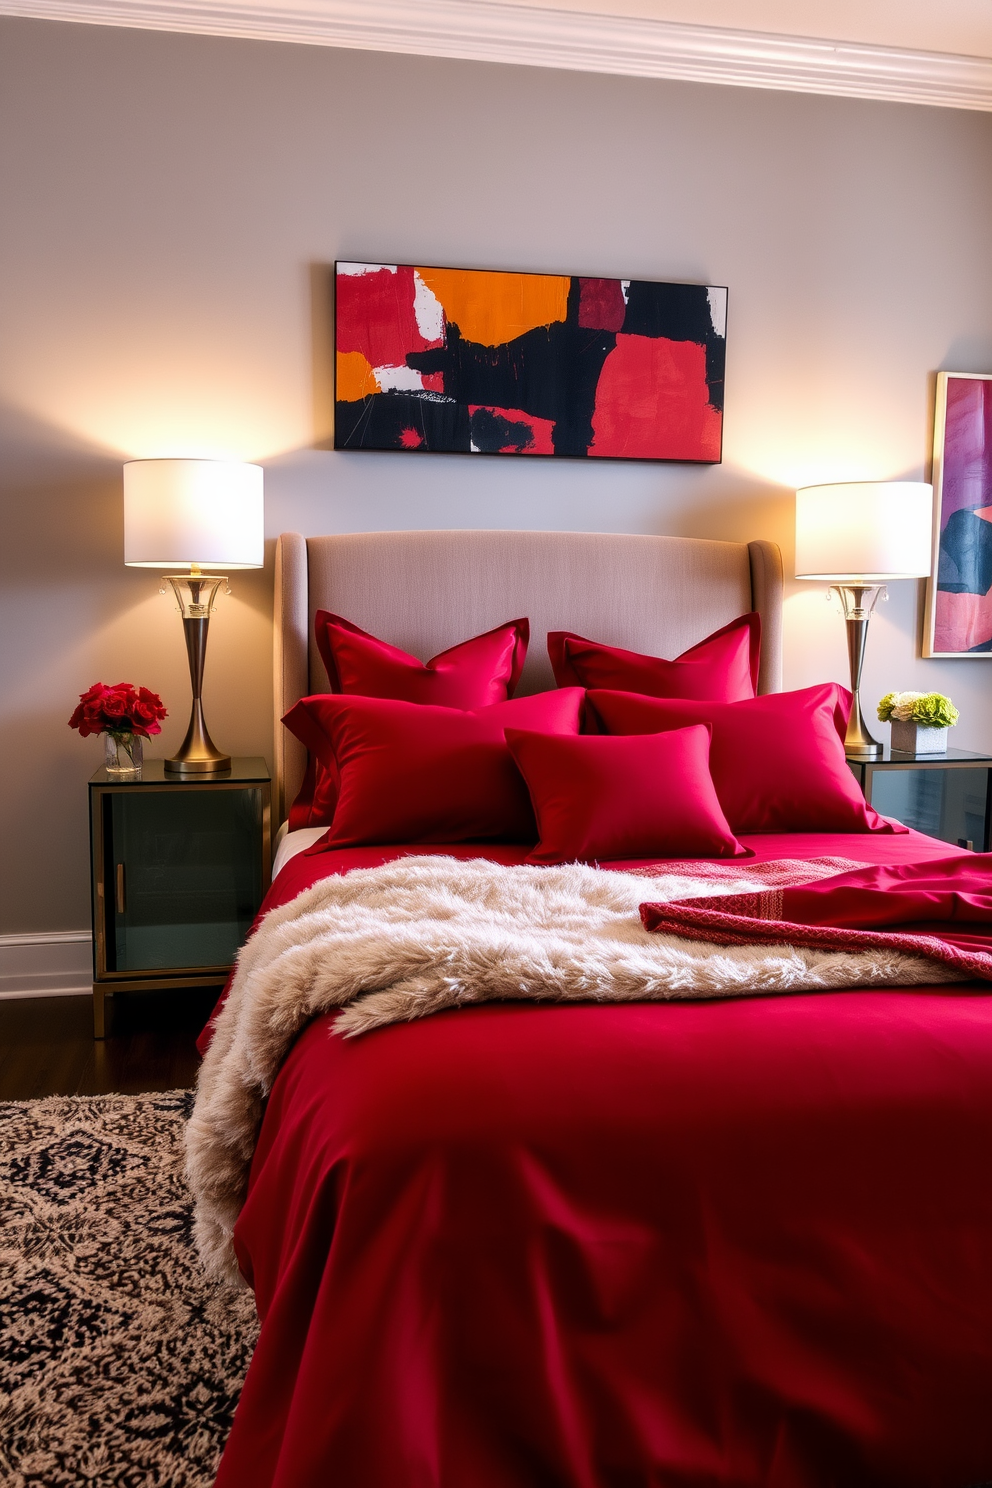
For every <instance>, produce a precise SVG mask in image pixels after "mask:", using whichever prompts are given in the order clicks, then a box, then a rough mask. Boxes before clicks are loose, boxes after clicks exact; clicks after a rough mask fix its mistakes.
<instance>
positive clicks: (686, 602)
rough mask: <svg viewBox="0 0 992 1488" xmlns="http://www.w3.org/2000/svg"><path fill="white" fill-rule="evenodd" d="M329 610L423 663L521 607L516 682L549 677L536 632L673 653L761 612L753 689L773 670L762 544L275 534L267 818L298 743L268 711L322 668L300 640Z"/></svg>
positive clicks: (774, 568) (775, 568) (285, 793)
mask: <svg viewBox="0 0 992 1488" xmlns="http://www.w3.org/2000/svg"><path fill="white" fill-rule="evenodd" d="M320 609H326V610H333V611H334V612H335V613H336V614H339V615H344V616H345V617H346V618H347V619H349V620H351V621H353V622H354V623H355V624H356V625H361V626H362V627H363V628H364V629H366V630H370V631H372V632H373V633H374V634H375V635H377V636H381V637H382V638H383V640H387V641H390V642H391V643H392V644H393V645H395V646H401V647H402V648H403V650H404V651H409V652H411V653H412V654H413V655H414V656H418V657H420V659H421V660H422V661H426V660H428V659H429V658H430V657H431V656H435V655H436V654H437V653H438V652H439V651H444V650H445V649H446V648H447V647H448V646H453V645H455V644H456V643H457V642H458V641H463V640H465V639H466V638H467V637H469V636H473V635H478V634H479V633H480V632H482V631H484V630H489V629H491V628H492V627H493V626H495V625H499V624H500V623H501V622H502V621H504V620H513V619H515V618H516V617H517V616H519V615H527V616H528V617H529V618H530V622H531V642H530V650H529V652H528V656H527V664H526V666H525V668H524V673H523V678H522V679H521V684H520V687H519V688H518V692H539V691H541V690H542V689H544V688H548V687H553V686H554V677H553V676H552V673H551V666H550V663H549V661H548V656H547V650H546V646H545V635H546V633H547V632H548V631H549V630H574V631H577V632H578V633H579V634H580V635H585V636H589V637H591V638H592V639H594V640H597V641H603V642H605V643H606V644H608V645H613V646H626V647H627V648H628V649H629V650H631V651H647V652H650V653H652V654H654V655H657V656H665V657H673V656H677V655H678V654H679V653H680V652H681V651H684V650H685V649H686V648H687V647H688V646H692V645H694V644H695V642H696V641H700V640H702V639H703V637H704V636H706V635H708V634H709V633H710V631H712V630H716V629H717V627H718V626H720V625H725V624H726V623H727V622H728V621H729V620H733V619H734V618H735V617H736V616H737V615H741V614H744V613H746V612H747V611H748V610H752V609H754V610H757V611H758V612H759V614H760V615H761V625H762V645H761V677H760V680H759V691H761V692H777V691H778V689H779V688H780V687H781V685H782V682H781V677H782V558H781V554H780V553H779V550H778V548H777V547H776V545H775V544H774V543H770V542H752V543H732V542H708V541H705V540H703V539H700V538H691V537H644V536H635V535H630V534H626V533H613V532H475V531H462V532H359V533H345V534H340V535H336V536H333V537H309V538H304V537H301V536H300V534H299V533H298V532H284V533H283V534H282V536H281V537H280V538H279V541H278V543H277V545H276V587H275V657H274V662H275V769H276V810H277V812H278V815H277V818H276V819H277V821H282V820H283V818H284V817H285V815H286V812H287V811H288V809H289V803H290V802H291V801H292V800H293V798H294V797H295V795H296V793H297V791H298V790H299V787H300V784H301V782H302V779H303V771H304V769H305V767H306V752H305V750H304V749H303V746H302V745H301V744H299V743H298V742H297V741H296V739H294V738H293V737H292V735H291V734H290V733H289V731H288V730H287V729H286V728H284V727H283V725H282V724H281V722H280V719H281V717H282V715H283V714H284V713H285V712H286V710H287V709H288V708H291V707H292V705H293V703H295V702H296V701H297V699H298V698H301V697H305V696H306V694H307V693H308V692H326V691H327V686H328V683H327V677H326V674H325V672H324V668H323V664H322V663H321V660H320V657H319V655H318V654H317V649H316V647H315V646H314V645H312V644H311V638H312V636H313V617H314V615H315V613H316V611H317V610H320Z"/></svg>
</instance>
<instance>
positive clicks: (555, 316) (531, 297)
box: [417, 268, 570, 346]
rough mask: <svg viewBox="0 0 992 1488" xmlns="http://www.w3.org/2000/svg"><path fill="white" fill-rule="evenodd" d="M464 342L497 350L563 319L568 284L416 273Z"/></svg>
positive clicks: (464, 272) (471, 273)
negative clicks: (438, 302)
mask: <svg viewBox="0 0 992 1488" xmlns="http://www.w3.org/2000/svg"><path fill="white" fill-rule="evenodd" d="M417 273H418V274H419V275H420V277H421V279H422V280H423V281H424V283H425V284H426V285H427V286H428V288H429V289H431V290H433V292H434V294H435V296H436V297H437V299H438V300H439V301H440V302H441V305H442V306H443V308H444V314H445V319H446V320H448V321H449V322H451V321H453V322H454V324H455V325H456V326H457V327H458V329H459V330H460V331H461V333H462V336H463V337H464V339H465V340H466V341H476V342H478V343H479V344H480V345H482V346H502V345H503V344H504V343H505V342H507V341H513V340H515V339H516V337H517V336H522V335H523V334H524V332H525V331H533V330H535V329H536V328H537V327H538V326H547V325H551V323H552V322H553V321H556V320H564V319H565V314H566V311H567V309H568V287H569V282H570V281H569V279H568V278H567V276H564V275H560V274H497V273H489V272H486V271H483V270H479V269H421V268H418V269H417Z"/></svg>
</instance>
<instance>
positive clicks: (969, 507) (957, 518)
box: [923, 372, 992, 657]
mask: <svg viewBox="0 0 992 1488" xmlns="http://www.w3.org/2000/svg"><path fill="white" fill-rule="evenodd" d="M933 503H934V514H933V567H932V569H931V578H930V580H929V581H928V583H927V607H926V621H925V625H924V631H923V655H924V656H976V657H982V656H989V655H992V373H978V372H940V373H938V375H937V405H936V410H935V416H934V432H933Z"/></svg>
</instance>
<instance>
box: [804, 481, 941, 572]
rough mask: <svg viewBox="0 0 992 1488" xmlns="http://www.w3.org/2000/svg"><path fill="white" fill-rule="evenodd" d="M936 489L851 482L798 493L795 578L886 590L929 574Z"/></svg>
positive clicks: (904, 483)
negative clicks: (889, 583) (900, 581)
mask: <svg viewBox="0 0 992 1488" xmlns="http://www.w3.org/2000/svg"><path fill="white" fill-rule="evenodd" d="M932 522H933V487H932V486H928V485H925V484H924V482H922V481H849V482H847V483H846V484H843V485H836V486H805V487H803V489H802V490H799V491H797V492H796V578H797V579H827V580H830V581H832V582H834V583H846V584H856V583H864V584H884V583H885V582H886V581H887V580H889V579H913V578H922V577H923V576H924V575H925V574H929V572H930V552H931V540H932V538H931V532H932Z"/></svg>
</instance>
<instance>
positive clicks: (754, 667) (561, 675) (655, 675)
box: [548, 613, 761, 703]
mask: <svg viewBox="0 0 992 1488" xmlns="http://www.w3.org/2000/svg"><path fill="white" fill-rule="evenodd" d="M760 652H761V617H760V616H759V615H758V614H757V613H753V614H750V615H741V616H740V617H739V618H738V619H737V620H731V622H730V624H729V625H724V626H723V628H722V629H721V630H715V631H714V632H713V634H712V635H711V636H707V637H706V639H705V641H700V642H699V643H698V644H697V645H695V646H691V647H690V648H689V650H688V651H683V653H682V655H681V656H679V657H677V658H676V660H675V661H664V660H662V658H661V657H660V656H643V655H642V654H641V653H640V652H638V651H623V650H621V649H620V647H618V646H603V645H601V644H600V643H599V642H598V641H587V640H586V639H585V637H584V636H580V635H574V634H573V633H572V632H571V631H569V630H552V631H549V632H548V655H549V656H550V658H551V668H552V670H553V672H554V674H555V681H556V682H557V683H558V686H559V687H606V688H612V689H615V690H617V691H620V692H638V693H642V694H643V695H644V696H645V697H659V698H695V699H697V700H698V701H700V702H712V703H736V702H741V701H743V700H744V699H745V698H753V697H754V695H755V693H756V691H757V688H758V661H759V658H760Z"/></svg>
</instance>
